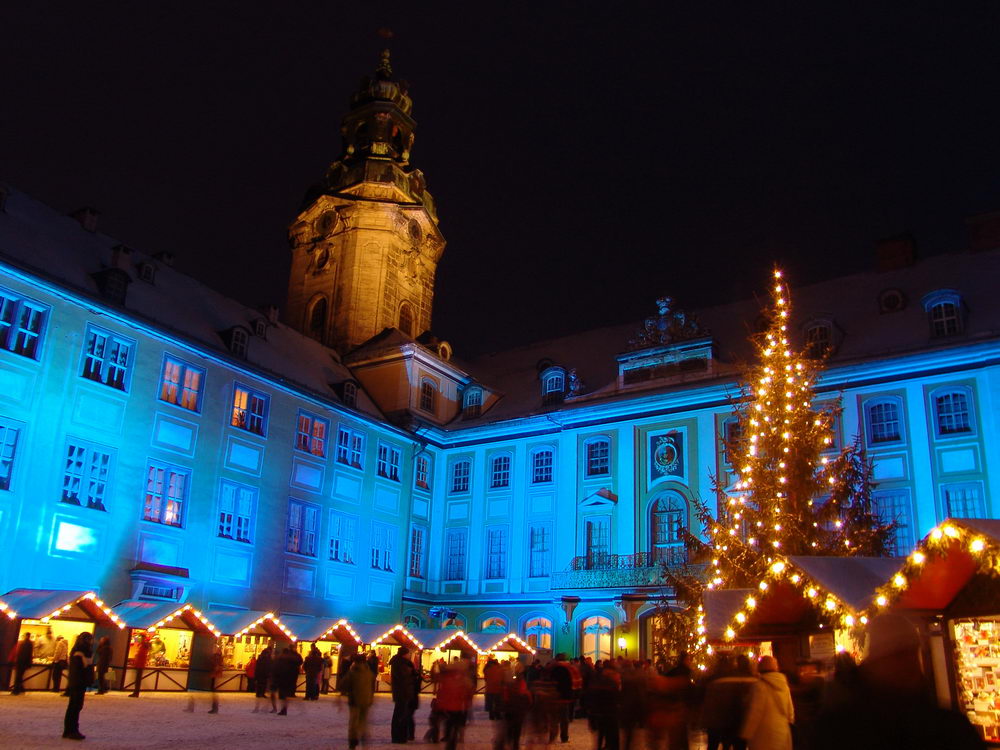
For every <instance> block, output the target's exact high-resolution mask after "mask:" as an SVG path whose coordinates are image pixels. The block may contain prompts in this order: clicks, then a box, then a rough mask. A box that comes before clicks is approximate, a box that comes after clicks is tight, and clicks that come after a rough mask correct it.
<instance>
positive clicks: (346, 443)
mask: <svg viewBox="0 0 1000 750" xmlns="http://www.w3.org/2000/svg"><path fill="white" fill-rule="evenodd" d="M364 452H365V436H364V433H362V432H358V431H357V430H352V429H350V428H348V427H341V428H339V429H338V430H337V461H339V462H340V463H342V464H346V465H347V466H353V467H354V468H355V469H360V468H362V467H363V465H364V464H363V458H364Z"/></svg>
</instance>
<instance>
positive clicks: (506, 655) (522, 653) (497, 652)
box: [475, 633, 537, 663]
mask: <svg viewBox="0 0 1000 750" xmlns="http://www.w3.org/2000/svg"><path fill="white" fill-rule="evenodd" d="M479 635H480V636H483V639H482V641H481V642H483V643H487V644H489V645H488V646H487V647H486V651H487V653H489V654H492V655H493V656H495V657H496V658H497V660H498V661H499V662H501V663H503V662H505V661H510V662H524V661H525V659H527V658H530V657H532V656H534V655H535V654H536V653H537V651H536V649H534V648H533V647H532V646H531V645H530V644H529V643H528V642H527V641H525V640H523V639H522V638H521V637H520V636H518V634H517V633H507V635H500V637H499V638H498V637H497V634H496V633H480V634H479ZM475 640H476V641H477V642H480V639H479V638H476V639H475Z"/></svg>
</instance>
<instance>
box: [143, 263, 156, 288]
mask: <svg viewBox="0 0 1000 750" xmlns="http://www.w3.org/2000/svg"><path fill="white" fill-rule="evenodd" d="M139 280H140V281H145V282H146V283H147V284H153V283H155V282H156V266H154V265H153V264H152V263H140V264H139Z"/></svg>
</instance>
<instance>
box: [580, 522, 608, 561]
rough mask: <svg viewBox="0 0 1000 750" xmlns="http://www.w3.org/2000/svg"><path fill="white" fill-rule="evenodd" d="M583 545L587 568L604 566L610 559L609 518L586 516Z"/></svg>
mask: <svg viewBox="0 0 1000 750" xmlns="http://www.w3.org/2000/svg"><path fill="white" fill-rule="evenodd" d="M584 546H585V555H586V565H587V569H588V570H601V569H603V568H606V567H607V566H608V564H609V562H610V560H611V519H610V518H609V517H608V516H598V517H596V518H588V519H587V521H586V522H585V524H584Z"/></svg>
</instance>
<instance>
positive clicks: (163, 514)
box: [142, 461, 191, 529]
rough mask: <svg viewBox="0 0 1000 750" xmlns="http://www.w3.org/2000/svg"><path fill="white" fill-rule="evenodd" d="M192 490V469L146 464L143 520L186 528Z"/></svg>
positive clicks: (157, 463)
mask: <svg viewBox="0 0 1000 750" xmlns="http://www.w3.org/2000/svg"><path fill="white" fill-rule="evenodd" d="M190 489H191V470H190V469H185V468H183V467H180V466H174V465H172V464H166V463H161V462H159V461H150V462H149V463H147V464H146V481H145V491H144V494H143V497H144V501H143V510H142V520H143V521H148V522H150V523H158V524H162V525H163V526H172V527H174V528H178V529H182V528H184V519H185V515H186V512H187V505H188V497H189V495H190Z"/></svg>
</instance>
